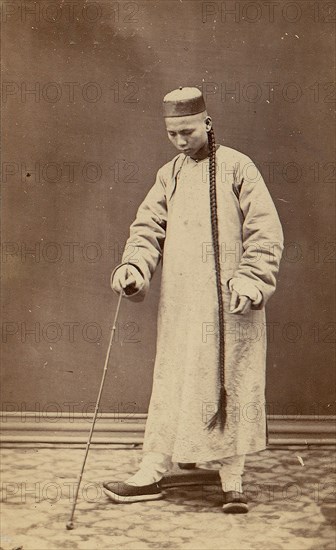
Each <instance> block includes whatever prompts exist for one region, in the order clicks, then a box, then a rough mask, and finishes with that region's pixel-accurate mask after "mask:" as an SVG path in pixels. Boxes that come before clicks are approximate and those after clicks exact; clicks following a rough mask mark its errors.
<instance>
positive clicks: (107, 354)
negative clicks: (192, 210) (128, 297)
mask: <svg viewBox="0 0 336 550" xmlns="http://www.w3.org/2000/svg"><path fill="white" fill-rule="evenodd" d="M123 295H124V291H123V290H122V291H121V292H120V294H119V299H118V304H117V309H116V312H115V316H114V321H113V326H112V330H111V335H110V341H109V345H108V348H107V353H106V358H105V365H104V370H103V377H102V380H101V383H100V388H99V392H98V397H97V403H96V407H95V411H94V415H93V418H92V424H91V429H90V434H89V439H88V442H87V444H86V449H85V455H84V460H83V464H82V469H81V472H80V474H79V478H78V483H77V488H76V493H75V500H74V503H73V506H72V510H71V515H70V519H69V521H68V523H67V524H66V528H67V529H68V530H71V529H74V522H73V518H74V514H75V509H76V504H77V499H78V493H79V487H80V484H81V481H82V477H83V472H84V468H85V463H86V459H87V456H88V454H89V449H90V445H91V439H92V434H93V430H94V427H95V423H96V419H97V414H98V409H99V404H100V398H101V395H102V392H103V387H104V382H105V377H106V373H107V367H108V362H109V358H110V352H111V347H112V342H113V336H114V333H115V329H116V323H117V319H118V314H119V309H120V303H121V299H122V297H123Z"/></svg>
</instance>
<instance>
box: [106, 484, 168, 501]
mask: <svg viewBox="0 0 336 550" xmlns="http://www.w3.org/2000/svg"><path fill="white" fill-rule="evenodd" d="M103 490H104V493H105V494H106V495H107V496H108V497H109V498H110V499H111V500H113V502H117V503H122V502H141V501H143V500H158V499H160V498H162V497H163V494H162V492H161V487H160V485H159V484H158V483H151V484H150V485H143V486H142V487H136V486H135V485H128V484H127V483H124V482H123V481H106V482H104V483H103Z"/></svg>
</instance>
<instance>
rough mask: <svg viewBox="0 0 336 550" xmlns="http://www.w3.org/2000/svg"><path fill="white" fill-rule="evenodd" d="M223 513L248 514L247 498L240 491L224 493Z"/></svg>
mask: <svg viewBox="0 0 336 550" xmlns="http://www.w3.org/2000/svg"><path fill="white" fill-rule="evenodd" d="M223 512H224V513H225V514H247V512H248V505H247V498H246V496H245V495H244V493H239V492H238V491H226V492H224V504H223Z"/></svg>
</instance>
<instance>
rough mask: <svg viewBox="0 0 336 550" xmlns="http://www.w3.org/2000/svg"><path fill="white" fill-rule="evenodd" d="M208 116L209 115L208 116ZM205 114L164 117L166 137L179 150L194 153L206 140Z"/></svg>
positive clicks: (191, 154) (207, 126)
mask: <svg viewBox="0 0 336 550" xmlns="http://www.w3.org/2000/svg"><path fill="white" fill-rule="evenodd" d="M208 118H209V117H208ZM206 120H207V114H206V113H199V114H197V115H190V116H186V117H167V118H165V123H166V129H167V134H168V138H169V139H170V141H171V142H172V144H173V145H174V147H176V149H178V150H179V151H181V152H183V153H185V154H186V155H188V156H193V155H195V154H196V153H197V152H198V151H199V150H200V149H201V148H202V147H203V146H204V145H205V144H206V143H207V141H208V133H207V128H208V129H209V124H208V125H207V123H206Z"/></svg>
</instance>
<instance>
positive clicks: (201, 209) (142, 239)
mask: <svg viewBox="0 0 336 550" xmlns="http://www.w3.org/2000/svg"><path fill="white" fill-rule="evenodd" d="M163 108H164V117H165V124H166V129H167V133H168V137H169V139H170V141H171V142H172V143H173V145H174V146H175V147H176V148H177V149H178V151H179V154H178V155H177V156H176V157H175V158H174V159H173V160H171V161H170V162H168V163H167V164H165V165H164V166H163V167H162V168H161V169H160V170H159V171H158V174H157V178H156V182H155V184H154V186H153V187H152V188H151V190H150V191H149V193H148V194H147V196H146V198H145V200H144V201H143V203H142V204H141V205H140V208H139V210H138V213H137V216H136V219H135V221H134V222H133V224H132V225H131V228H130V237H129V239H128V241H127V243H126V246H125V251H124V255H123V258H122V263H121V264H120V265H119V266H117V267H116V269H115V270H114V272H113V273H112V288H113V289H114V290H115V291H116V292H122V291H124V292H125V294H126V296H129V297H130V298H131V299H134V300H141V299H143V297H144V295H145V293H146V292H147V290H148V287H149V283H150V280H151V277H152V275H153V273H154V271H155V269H156V267H157V265H158V263H159V262H160V260H161V258H162V260H163V261H162V279H161V295H160V304H159V314H158V336H157V353H156V360H155V367H154V378H153V391H152V396H151V401H150V405H149V411H148V418H147V423H146V430H145V438H144V445H143V459H142V462H141V465H140V469H139V471H138V472H136V473H135V475H133V476H132V477H131V478H129V479H127V480H126V481H125V482H117V483H113V482H106V483H104V490H105V492H106V494H107V495H108V496H109V497H110V498H111V499H112V500H114V501H116V502H134V501H139V500H152V499H157V498H161V497H162V493H161V488H160V483H159V482H160V480H161V479H162V477H163V475H164V474H165V472H166V471H167V470H168V469H169V468H170V467H171V465H172V463H173V462H178V463H191V464H193V463H209V462H212V463H213V462H217V463H218V462H219V474H220V478H221V482H222V487H223V491H224V505H223V510H224V512H233V513H234V512H236V513H242V512H247V510H248V505H247V500H246V497H245V495H244V494H243V490H242V474H243V471H244V461H245V455H246V454H247V453H252V452H257V451H261V450H263V449H265V447H266V433H265V432H266V418H265V363H266V328H265V304H266V302H267V300H268V299H269V298H270V296H271V295H272V294H273V292H274V290H275V285H276V280H275V277H276V274H277V272H278V268H279V263H280V258H281V253H282V249H283V235H282V229H281V225H280V222H279V218H278V215H277V212H276V209H275V207H274V204H273V202H272V199H271V197H270V194H269V192H268V190H267V188H266V186H265V183H264V181H263V179H262V177H261V175H260V173H259V171H258V170H257V168H256V167H255V165H254V164H253V163H252V161H251V160H250V159H249V158H248V157H246V156H245V155H243V154H242V153H239V152H238V151H235V150H234V149H230V148H229V147H224V146H222V145H216V143H215V140H214V132H213V129H212V120H211V117H210V116H208V113H207V111H206V107H205V103H204V98H203V96H202V94H201V92H200V91H199V90H198V89H197V88H180V89H178V90H173V91H172V92H170V93H169V94H167V95H166V96H165V98H164V102H163Z"/></svg>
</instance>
